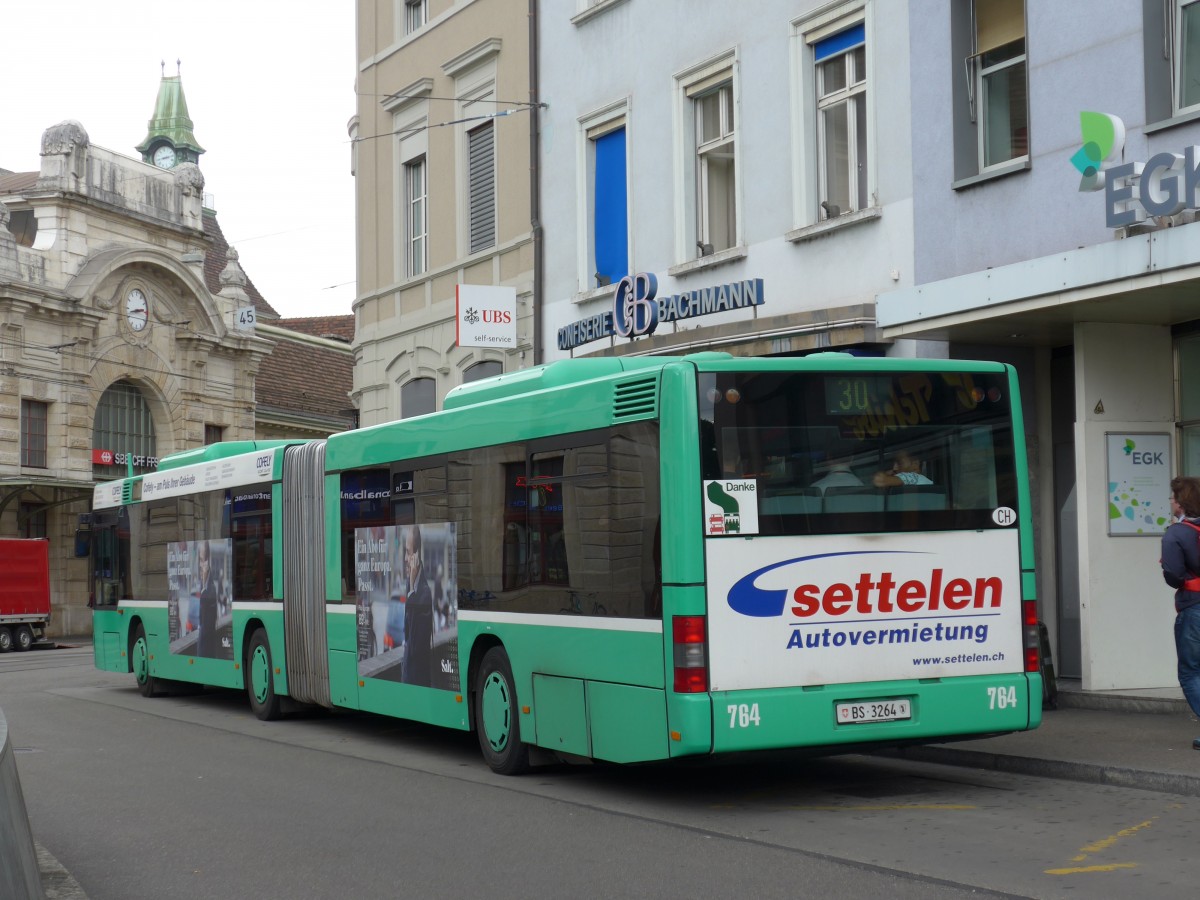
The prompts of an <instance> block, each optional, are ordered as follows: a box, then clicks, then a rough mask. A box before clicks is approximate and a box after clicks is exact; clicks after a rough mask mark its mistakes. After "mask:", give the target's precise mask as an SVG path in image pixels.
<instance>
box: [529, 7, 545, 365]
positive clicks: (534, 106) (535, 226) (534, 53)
mask: <svg viewBox="0 0 1200 900" xmlns="http://www.w3.org/2000/svg"><path fill="white" fill-rule="evenodd" d="M538 96H539V95H538V8H537V0H529V224H530V230H531V231H532V232H533V364H534V365H535V366H539V365H541V364H542V292H543V285H542V278H543V275H542V268H543V263H542V252H543V250H542V194H541V178H542V174H541V166H540V164H539V162H538V152H539V151H538V130H539V122H540V120H539V114H540V112H541V102H540V100H539V99H538Z"/></svg>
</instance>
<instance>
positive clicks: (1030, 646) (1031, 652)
mask: <svg viewBox="0 0 1200 900" xmlns="http://www.w3.org/2000/svg"><path fill="white" fill-rule="evenodd" d="M1021 615H1022V620H1023V622H1022V624H1024V626H1025V671H1026V672H1037V671H1040V669H1041V659H1040V657H1039V653H1038V647H1039V645H1040V643H1041V639H1040V636H1039V635H1038V617H1037V601H1036V600H1023V601H1021Z"/></svg>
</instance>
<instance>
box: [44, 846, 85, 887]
mask: <svg viewBox="0 0 1200 900" xmlns="http://www.w3.org/2000/svg"><path fill="white" fill-rule="evenodd" d="M34 849H35V850H37V860H38V870H39V871H40V872H41V875H42V890H43V891H45V892H46V900H87V894H85V893H84V892H83V888H81V887H80V886H79V882H78V881H76V880H75V879H74V878H73V877H72V876H71V873H70V872H68V871H67V870H66V869H64V868H63V867H62V864H61V863H60V862H59V861H58V860H57V859H55V858H54V856H53V854H51V853H50V851H49V850H47V849H46V848H45V847H43V846H42V845H41V844H39V843H38V842H37V841H34Z"/></svg>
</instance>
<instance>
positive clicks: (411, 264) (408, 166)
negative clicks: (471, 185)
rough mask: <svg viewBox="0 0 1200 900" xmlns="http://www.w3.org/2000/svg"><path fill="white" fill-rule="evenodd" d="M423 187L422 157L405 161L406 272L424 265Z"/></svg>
mask: <svg viewBox="0 0 1200 900" xmlns="http://www.w3.org/2000/svg"><path fill="white" fill-rule="evenodd" d="M427 190H428V189H427V187H426V172H425V157H424V156H421V157H418V158H416V159H413V160H410V161H409V162H406V163H405V164H404V211H405V233H406V241H407V248H408V252H407V254H406V258H407V266H408V275H409V277H413V276H416V275H420V274H422V273H423V272H424V271H425V269H426V267H427V265H428V257H427V256H426V254H427V252H428V250H427V247H426V242H427V240H428V237H429V207H428V196H427Z"/></svg>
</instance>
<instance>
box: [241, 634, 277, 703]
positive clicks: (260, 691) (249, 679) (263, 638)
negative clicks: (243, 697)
mask: <svg viewBox="0 0 1200 900" xmlns="http://www.w3.org/2000/svg"><path fill="white" fill-rule="evenodd" d="M273 672H274V669H273V668H272V667H271V645H270V643H269V642H268V641H267V633H266V632H265V631H263V630H262V629H261V628H259V629H258V630H257V631H255V632H254V634H253V636H252V637H251V638H250V648H249V649H248V650H247V651H246V693H247V694H249V695H250V708H251V709H252V710H254V714H255V715H256V716H258V717H259V718H260V719H262V720H263V721H264V722H269V721H271V720H272V719H278V718H279V696H278V695H277V694H276V693H275V679H274V677H273Z"/></svg>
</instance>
